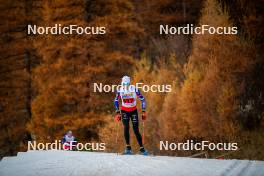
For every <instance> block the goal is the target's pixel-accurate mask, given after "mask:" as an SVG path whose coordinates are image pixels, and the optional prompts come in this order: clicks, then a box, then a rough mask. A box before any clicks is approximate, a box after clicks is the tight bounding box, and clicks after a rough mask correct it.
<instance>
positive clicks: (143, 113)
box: [141, 111, 147, 120]
mask: <svg viewBox="0 0 264 176" xmlns="http://www.w3.org/2000/svg"><path fill="white" fill-rule="evenodd" d="M141 118H142V120H146V119H147V115H146V112H145V111H142V115H141Z"/></svg>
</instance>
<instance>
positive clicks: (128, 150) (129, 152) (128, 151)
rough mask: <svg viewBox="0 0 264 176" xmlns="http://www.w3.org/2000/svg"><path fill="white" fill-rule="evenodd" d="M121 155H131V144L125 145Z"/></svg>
mask: <svg viewBox="0 0 264 176" xmlns="http://www.w3.org/2000/svg"><path fill="white" fill-rule="evenodd" d="M123 155H132V150H131V146H130V145H127V146H126V149H125V151H124V153H123Z"/></svg>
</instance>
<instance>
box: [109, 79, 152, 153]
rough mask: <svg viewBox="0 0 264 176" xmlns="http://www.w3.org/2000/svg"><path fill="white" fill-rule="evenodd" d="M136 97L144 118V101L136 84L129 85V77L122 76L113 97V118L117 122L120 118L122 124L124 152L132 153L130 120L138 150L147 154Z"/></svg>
mask: <svg viewBox="0 0 264 176" xmlns="http://www.w3.org/2000/svg"><path fill="white" fill-rule="evenodd" d="M137 97H138V98H139V99H140V100H141V107H142V120H143V121H144V120H146V117H147V116H146V113H145V110H146V101H145V98H144V97H143V95H142V94H141V93H140V91H139V90H138V89H137V88H136V86H133V85H130V77H128V76H124V77H123V78H122V82H121V86H120V87H119V88H118V89H117V92H116V97H115V99H114V104H115V108H116V116H115V120H116V121H117V122H119V121H120V120H121V119H122V123H123V126H124V137H125V141H126V148H125V151H124V154H132V149H131V145H130V141H129V139H130V135H129V122H130V119H131V121H132V126H133V131H134V133H135V136H136V138H137V142H138V145H139V147H140V149H139V151H140V154H142V155H148V152H147V150H145V148H144V146H143V142H142V136H141V134H140V132H139V120H138V111H137V101H136V100H137ZM120 99H121V101H122V105H121V111H120V109H119V100H120Z"/></svg>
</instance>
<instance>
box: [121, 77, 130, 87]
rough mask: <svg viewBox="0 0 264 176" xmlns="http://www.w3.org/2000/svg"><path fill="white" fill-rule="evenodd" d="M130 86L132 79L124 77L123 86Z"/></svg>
mask: <svg viewBox="0 0 264 176" xmlns="http://www.w3.org/2000/svg"><path fill="white" fill-rule="evenodd" d="M129 85H130V77H129V76H123V78H122V86H129Z"/></svg>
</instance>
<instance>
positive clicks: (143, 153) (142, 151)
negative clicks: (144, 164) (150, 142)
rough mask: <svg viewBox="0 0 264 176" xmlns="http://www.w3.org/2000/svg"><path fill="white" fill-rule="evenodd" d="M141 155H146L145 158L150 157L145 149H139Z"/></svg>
mask: <svg viewBox="0 0 264 176" xmlns="http://www.w3.org/2000/svg"><path fill="white" fill-rule="evenodd" d="M139 154H140V155H144V156H148V155H149V153H148V151H147V150H145V148H144V147H140V149H139Z"/></svg>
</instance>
